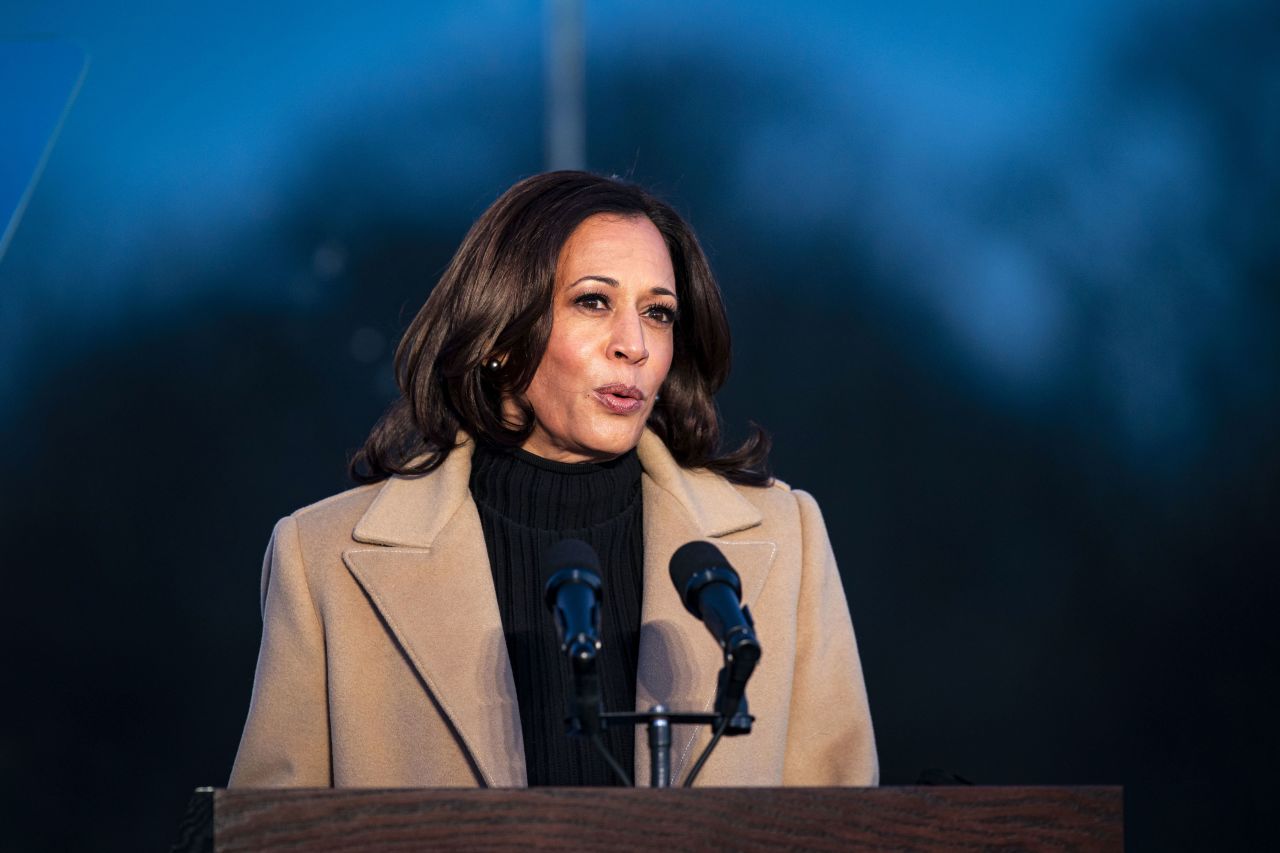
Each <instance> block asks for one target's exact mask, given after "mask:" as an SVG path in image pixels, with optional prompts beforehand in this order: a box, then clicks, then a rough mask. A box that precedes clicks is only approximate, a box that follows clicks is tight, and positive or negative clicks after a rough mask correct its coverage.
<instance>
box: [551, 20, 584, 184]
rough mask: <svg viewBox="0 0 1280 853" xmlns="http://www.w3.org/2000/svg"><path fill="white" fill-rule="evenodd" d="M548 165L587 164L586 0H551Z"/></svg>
mask: <svg viewBox="0 0 1280 853" xmlns="http://www.w3.org/2000/svg"><path fill="white" fill-rule="evenodd" d="M546 9H547V39H546V167H547V169H548V170H553V169H582V168H585V167H586V162H587V156H586V107H585V104H584V99H585V93H584V82H583V78H584V65H585V60H584V50H583V31H582V30H583V27H582V0H547V5H546Z"/></svg>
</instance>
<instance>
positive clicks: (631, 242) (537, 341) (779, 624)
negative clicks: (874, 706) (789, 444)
mask: <svg viewBox="0 0 1280 853" xmlns="http://www.w3.org/2000/svg"><path fill="white" fill-rule="evenodd" d="M729 356H730V346H729V327H728V321H727V319H726V317H725V312H724V306H723V304H722V302H721V298H720V292H719V289H718V287H717V285H716V282H715V279H714V278H713V277H712V274H711V270H710V268H709V266H708V264H707V261H706V258H705V257H704V255H703V253H702V250H701V248H700V247H699V245H698V243H697V240H696V238H695V237H694V235H693V233H692V231H691V230H690V229H689V227H688V226H687V225H686V224H685V222H684V221H683V220H682V219H681V218H680V217H679V216H678V215H677V214H676V213H675V212H674V210H672V209H671V208H670V207H669V206H668V205H666V204H665V203H663V202H661V201H659V200H658V199H656V198H654V197H653V196H652V195H650V194H649V193H647V192H646V191H645V190H643V189H641V188H639V187H637V186H635V185H632V184H629V183H625V182H622V181H619V180H616V179H612V178H604V177H598V176H595V175H590V174H586V173H582V172H553V173H549V174H544V175H538V176H535V177H532V178H529V179H527V180H524V181H521V182H520V183H518V184H516V185H515V186H514V187H512V188H511V189H509V190H508V191H507V192H506V193H504V194H503V195H502V197H500V198H499V199H498V200H497V201H496V202H495V203H494V204H493V205H492V206H491V207H490V208H489V209H488V210H486V211H485V213H484V214H483V215H482V216H481V217H480V219H479V220H478V221H477V222H476V223H475V225H474V226H472V228H471V230H470V232H469V233H468V234H467V236H466V238H465V240H464V241H463V243H462V246H461V247H460V248H459V249H458V251H457V254H456V255H455V256H454V258H453V260H452V262H451V263H450V264H449V266H448V268H447V269H446V270H445V272H444V274H443V276H442V277H441V279H440V281H439V283H438V284H437V285H436V287H435V288H434V290H433V291H432V292H431V295H430V297H429V298H428V299H427V301H426V304H425V305H424V306H423V307H422V309H421V310H420V311H419V312H418V314H417V316H416V317H415V318H414V320H413V322H412V323H411V324H410V326H409V328H408V330H407V331H406V332H405V335H404V338H403V340H402V341H401V342H400V346H399V348H398V350H397V352H396V375H397V379H398V381H399V385H400V388H401V390H402V392H403V393H402V397H401V399H400V400H398V401H397V402H396V403H395V405H393V406H392V408H391V409H390V410H389V411H388V412H387V414H386V415H385V416H384V417H383V418H382V420H381V421H380V422H379V423H378V424H377V425H376V426H375V427H374V429H373V431H372V433H371V434H370V436H369V438H368V440H367V441H366V443H365V445H364V447H363V448H362V449H361V450H360V451H359V453H358V454H357V455H356V456H355V458H354V460H353V461H352V473H353V475H354V476H355V477H356V479H357V480H359V481H361V482H363V483H364V485H361V486H359V487H358V488H355V489H353V490H351V491H348V492H344V493H343V494H340V495H336V496H334V497H331V498H329V499H327V500H324V501H321V502H319V503H317V504H314V505H312V506H309V507H306V508H305V509H301V510H299V511H297V512H295V513H294V514H293V515H291V516H289V517H287V518H285V519H283V520H281V521H280V522H279V523H278V524H277V525H276V528H275V531H274V533H273V535H272V538H271V544H270V547H269V549H268V552H267V557H266V561H265V564H264V567H263V573H262V590H261V592H262V613H263V632H262V647H261V650H260V653H259V657H258V666H257V672H256V676H255V681H254V688H253V698H252V702H251V704H250V708H249V716H248V721H247V722H246V724H245V729H244V735H243V738H242V740H241V743H240V749H239V753H238V754H237V756H236V760H235V766H234V768H233V770H232V774H231V784H232V785H233V786H259V787H265V786H330V785H332V786H367V787H448V786H477V785H478V786H524V785H607V784H615V783H616V780H615V775H614V774H613V773H612V772H611V770H610V767H609V765H608V764H607V763H606V760H605V759H604V757H603V756H602V755H601V754H599V753H598V752H596V751H593V750H592V749H591V748H590V745H589V744H587V743H585V742H583V741H582V740H580V739H577V738H571V737H569V736H567V735H566V734H565V727H564V713H565V696H566V692H567V686H568V683H569V680H570V677H571V676H570V672H569V668H568V665H567V663H566V662H565V660H564V659H563V658H562V656H561V654H560V650H559V643H558V639H557V636H556V626H555V624H554V622H553V621H552V619H551V617H550V616H549V615H548V613H547V611H546V608H545V605H544V602H543V584H544V582H545V577H544V574H543V567H542V566H541V565H540V563H541V560H542V555H543V554H544V552H545V550H546V549H547V547H548V546H550V545H552V544H554V543H556V542H558V541H560V540H563V539H566V538H576V539H581V540H584V541H586V542H587V543H589V544H590V545H591V546H592V547H593V548H594V549H595V551H596V553H597V554H598V555H599V557H600V564H601V566H602V576H603V598H602V602H601V608H600V609H601V613H602V616H603V618H602V626H603V627H602V632H601V640H602V644H603V648H602V651H601V653H600V655H601V657H600V665H599V671H600V680H601V692H602V695H603V700H604V707H605V709H606V710H609V711H622V710H627V711H629V710H633V709H644V708H648V707H650V706H652V705H655V704H658V703H662V704H664V705H666V706H667V707H669V708H672V709H673V710H680V711H698V712H704V711H710V710H711V707H712V703H713V700H714V697H715V691H716V676H717V672H718V670H719V668H720V666H721V663H722V659H721V651H720V649H719V647H718V646H717V644H716V642H715V641H714V640H713V639H712V638H711V637H710V636H708V634H707V631H706V629H705V628H704V626H703V625H702V624H700V623H699V622H698V620H697V619H695V618H694V617H693V616H691V615H690V614H689V613H688V612H687V611H686V610H685V607H684V605H683V603H682V601H681V597H680V594H679V593H678V592H677V590H676V589H675V588H674V587H673V586H672V584H671V581H670V580H669V578H668V572H667V567H668V562H669V560H670V559H671V556H672V554H673V553H674V552H675V551H676V549H677V548H679V547H680V546H681V545H683V544H685V543H687V542H690V541H693V540H709V541H710V542H713V543H714V544H715V545H716V546H717V547H719V548H720V549H721V551H722V552H723V553H724V555H725V556H726V557H727V559H728V561H729V562H730V563H731V564H732V566H733V567H734V568H735V569H736V570H737V572H738V574H739V576H740V579H741V585H742V600H743V602H744V603H745V604H747V605H749V607H750V610H751V612H752V614H753V616H754V619H755V630H756V635H757V636H758V637H759V640H760V644H761V646H762V647H763V649H764V655H763V657H762V658H761V660H760V663H759V665H758V667H757V668H756V670H755V674H754V676H753V677H752V680H751V682H750V688H749V697H750V703H751V705H750V709H751V713H752V714H753V715H754V716H755V718H756V722H755V725H754V728H753V730H752V732H751V733H750V734H749V735H747V736H743V737H734V738H729V739H726V740H725V741H724V742H722V743H721V744H720V745H719V746H718V748H717V751H716V752H715V753H714V755H713V756H712V758H711V760H710V761H709V762H708V763H707V765H706V769H705V770H704V771H703V772H702V773H701V775H699V776H698V777H697V781H698V784H700V785H708V786H710V785H873V784H875V783H876V780H877V762H876V752H875V742H874V739H873V735H872V728H871V718H870V714H869V712H868V708H867V699H866V691H865V688H864V686H863V679H862V670H861V665H860V663H859V660H858V652H857V647H856V645H855V642H854V635H853V628H852V625H851V624H850V620H849V611H848V607H847V605H846V602H845V597H844V593H843V590H842V587H841V582H840V577H839V574H838V573H837V571H836V564H835V558H834V556H833V555H832V552H831V546H830V544H829V542H828V538H827V533H826V529H825V528H824V526H823V522H822V517H821V514H820V513H819V511H818V507H817V504H816V503H814V500H813V498H811V497H810V496H809V495H808V494H806V493H804V492H801V491H796V490H792V489H790V488H788V487H787V486H786V485H784V484H783V483H780V482H778V481H776V480H773V479H771V478H770V477H769V475H768V473H767V454H768V439H767V437H766V436H765V435H764V434H763V433H762V432H759V431H757V433H756V434H755V436H754V437H753V438H752V439H750V440H748V441H747V442H746V443H745V444H744V445H743V446H742V447H740V448H738V449H737V450H735V451H733V452H730V453H721V452H720V449H719V444H720V425H719V421H718V416H717V412H716V407H715V402H714V394H715V393H716V391H717V390H718V389H719V388H720V387H721V385H722V384H723V383H724V381H725V379H726V377H727V374H728V371H729ZM710 737H711V731H710V730H709V729H708V728H706V727H701V728H697V727H684V726H676V727H675V729H674V733H673V739H672V741H673V751H672V766H671V771H672V777H673V780H674V781H675V783H677V784H678V783H679V782H680V781H681V779H682V777H683V776H685V775H687V774H688V773H689V771H690V769H691V765H692V764H693V761H692V760H691V759H692V757H696V756H697V755H698V753H699V752H700V751H701V750H702V748H703V747H704V746H705V745H706V743H707V741H708V740H709V739H710ZM604 739H605V744H606V745H607V747H608V749H609V751H610V752H611V753H612V754H613V755H614V756H615V757H616V758H617V759H618V760H619V762H621V764H622V766H623V767H627V768H628V769H632V768H634V771H635V777H634V778H636V779H637V780H640V779H645V778H647V777H648V758H649V756H648V753H647V751H646V750H644V749H640V750H637V749H636V737H635V732H634V729H633V728H631V727H629V726H628V727H623V726H613V727H609V728H607V729H606V730H605V732H604Z"/></svg>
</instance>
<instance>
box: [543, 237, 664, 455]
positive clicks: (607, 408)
mask: <svg viewBox="0 0 1280 853" xmlns="http://www.w3.org/2000/svg"><path fill="white" fill-rule="evenodd" d="M676 307H677V305H676V277H675V271H674V270H673V269H672V266H671V254H670V252H668V251H667V245H666V243H665V242H664V241H663V239H662V235H661V234H659V233H658V229H657V228H656V227H655V226H654V224H653V223H652V222H650V221H649V219H648V218H647V217H644V216H635V217H621V216H616V215H610V214H597V215H595V216H591V217H589V218H587V219H586V220H584V221H583V222H582V224H581V225H579V226H578V227H577V228H576V229H575V230H574V232H573V233H572V234H571V235H570V236H569V239H568V241H567V242H566V243H565V244H564V248H563V249H562V250H561V251H560V259H559V262H558V264H557V267H556V281H555V292H554V294H553V296H552V314H551V337H550V340H548V342H547V350H546V353H545V354H544V355H543V356H542V361H541V362H540V363H539V364H538V370H537V372H536V373H535V374H534V376H533V381H532V383H530V385H529V390H528V391H527V392H526V395H525V396H526V398H527V399H528V401H529V404H530V405H531V406H532V407H533V412H534V427H533V433H532V434H531V435H530V436H529V439H528V441H526V442H525V443H524V449H525V450H527V451H529V452H530V453H534V454H537V455H538V456H541V457H543V458H546V459H554V460H558V461H561V462H586V461H601V460H605V459H612V458H614V457H615V456H619V455H621V454H623V453H626V452H627V451H628V450H630V449H631V448H633V447H635V446H636V444H637V443H638V442H639V441H640V434H641V433H642V432H643V431H644V425H645V422H646V421H647V420H648V419H649V413H650V412H651V411H652V410H653V404H654V398H655V397H656V396H657V393H658V389H659V388H661V387H662V383H663V381H664V380H665V379H666V378H667V371H668V370H670V369H671V355H672V350H673V346H674V344H673V336H672V325H673V323H674V322H675V314H676Z"/></svg>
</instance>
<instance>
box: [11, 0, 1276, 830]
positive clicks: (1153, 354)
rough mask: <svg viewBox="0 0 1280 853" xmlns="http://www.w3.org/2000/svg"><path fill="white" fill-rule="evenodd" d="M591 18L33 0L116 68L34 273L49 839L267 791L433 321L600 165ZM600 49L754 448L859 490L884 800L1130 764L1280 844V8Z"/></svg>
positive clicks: (29, 288)
mask: <svg viewBox="0 0 1280 853" xmlns="http://www.w3.org/2000/svg"><path fill="white" fill-rule="evenodd" d="M545 6H546V4H544V3H539V2H534V0H488V2H484V1H483V0H481V2H439V3H422V2H393V1H391V0H389V2H384V3H378V4H368V3H364V4H348V3H330V2H316V0H313V1H312V2H308V3H305V4H304V3H296V2H277V3H271V4H262V3H252V4H251V3H246V2H240V0H228V2H223V3H219V4H194V5H193V4H172V3H162V2H157V1H156V0H150V1H149V2H148V1H147V0H135V2H120V3H113V4H95V3H89V2H87V1H86V0H39V2H36V0H6V2H5V3H4V5H3V7H2V9H0V40H4V39H6V38H11V39H23V38H29V37H32V36H44V35H53V36H56V37H57V38H58V39H59V40H60V42H61V43H64V44H68V45H72V46H74V47H75V48H77V49H78V50H80V51H83V52H84V54H86V55H87V56H88V58H89V64H88V69H87V72H86V73H85V74H84V77H83V84H82V85H81V87H80V89H79V93H78V96H77V98H76V100H75V102H74V104H73V106H72V107H71V109H70V111H69V113H68V114H67V117H66V120H65V122H64V124H63V125H62V130H61V134H60V136H59V138H58V140H57V142H56V145H55V146H54V147H53V149H52V151H51V154H50V156H49V157H48V158H47V161H46V163H45V168H44V169H43V174H42V176H41V177H40V180H39V182H38V183H37V184H36V186H35V189H34V192H32V193H31V194H30V196H29V203H28V204H27V205H26V211H25V216H24V217H23V218H22V220H21V222H20V223H19V224H18V226H17V228H16V230H14V232H13V234H12V237H11V240H10V244H9V247H8V250H7V253H6V254H5V255H4V257H3V259H0V437H2V438H3V446H4V447H5V448H6V452H4V453H3V454H0V477H2V479H3V488H2V489H0V502H2V503H0V535H2V536H3V540H2V541H3V542H4V543H5V553H4V557H3V560H4V563H3V572H4V579H5V584H4V588H5V594H4V596H3V600H4V602H5V608H4V611H5V616H4V619H3V620H0V625H2V627H0V640H2V641H3V648H4V649H5V656H4V657H5V661H6V665H5V672H4V677H3V682H2V683H3V684H4V685H5V688H4V691H3V692H4V694H5V695H6V700H5V701H4V703H3V704H2V705H0V707H2V708H3V718H0V779H2V782H3V786H4V790H3V792H2V794H3V797H2V802H3V805H0V809H3V815H2V817H0V824H3V826H4V827H5V829H4V835H5V842H4V846H5V847H6V848H7V849H14V850H39V849H50V850H55V849H56V850H64V849H99V850H114V849H119V850H141V849H163V848H165V847H166V846H167V845H168V843H169V842H170V841H172V839H173V837H174V830H175V828H176V824H177V821H178V819H179V817H180V816H181V813H182V811H183V808H184V806H185V804H186V801H187V799H188V796H189V794H190V791H191V789H192V788H194V787H195V786H197V785H222V784H225V782H226V778H227V775H228V772H229V770H230V766H231V761H232V759H233V757H234V754H235V749H236V746H237V743H238V740H239V736H240V729H241V726H242V724H243V720H244V715H245V712H246V710H247V706H248V699H249V693H250V688H251V685H252V679H253V668H254V661H255V657H256V652H257V644H258V639H259V632H260V627H261V626H260V621H259V612H258V581H259V572H260V567H261V557H262V552H263V549H264V548H265V546H266V542H267V537H268V535H269V533H270V530H271V527H272V524H273V523H274V522H275V520H276V519H277V518H279V517H280V516H282V515H285V514H287V513H289V512H291V511H292V510H294V509H296V508H298V507H300V506H302V505H304V504H307V503H310V502H313V501H315V500H318V499H320V498H322V497H325V496H327V495H329V494H332V493H334V492H336V491H339V490H342V489H344V488H346V487H347V486H348V485H349V483H348V481H347V480H346V478H345V473H344V467H345V461H346V458H347V455H348V454H349V453H350V452H351V451H352V450H354V449H355V448H356V447H358V446H359V445H360V444H361V442H362V440H363V438H364V436H365V434H366V432H367V430H368V428H369V427H370V426H371V425H372V423H373V422H374V420H375V419H376V418H377V417H378V415H379V414H380V413H381V411H382V410H383V409H384V407H385V406H386V405H387V404H388V403H389V402H390V401H391V399H392V398H393V397H394V396H395V394H396V390H395V386H394V382H393V379H392V374H391V368H390V358H391V353H392V351H393V349H394V346H395V342H396V340H397V339H398V336H399V334H400V332H401V330H402V329H403V328H404V326H405V325H406V324H407V322H408V320H409V318H410V317H411V316H412V315H413V313H414V312H415V311H416V310H417V308H418V306H419V305H420V304H421V303H422V301H423V300H424V298H425V297H426V295H427V293H428V292H429V291H430V289H431V287H432V285H433V283H434V281H435V278H436V276H437V275H438V274H439V272H440V271H441V270H442V268H443V266H444V265H445V264H446V263H447V261H448V259H449V257H450V255H451V253H452V251H453V249H454V248H455V247H456V246H457V244H458V243H459V241H460V240H461V238H462V236H463V234H464V233H465V231H466V229H467V227H468V226H469V224H470V223H471V221H472V220H473V219H474V218H475V217H476V216H477V215H479V213H480V212H481V211H482V210H483V209H484V208H485V207H486V206H487V205H488V204H489V203H490V202H491V201H492V200H493V199H494V198H495V197H496V196H497V195H498V194H499V193H500V192H501V191H502V190H504V189H505V188H506V187H508V186H509V185H511V184H512V183H514V182H515V181H516V180H518V179H519V178H521V177H524V176H527V175H529V174H532V173H535V172H538V171H541V170H542V169H543V168H545V167H546V165H547V164H548V162H550V161H549V159H548V158H549V157H550V156H551V153H550V146H549V144H548V141H547V137H548V130H547V127H548V115H549V114H550V113H551V112H552V111H551V110H549V109H548V80H549V79H551V77H549V76H548V68H549V67H555V63H554V62H552V61H551V59H552V58H553V53H554V52H553V51H552V50H551V49H550V48H549V45H550V44H553V43H554V40H553V39H551V38H550V35H549V34H550V32H551V30H552V28H551V27H550V24H549V21H550V20H551V16H550V15H549V10H548V9H547V8H545ZM580 32H581V34H582V37H583V42H582V43H583V44H585V52H584V54H583V59H584V62H583V68H584V75H583V77H582V79H583V80H584V81H585V89H584V95H583V100H582V102H581V103H582V105H583V106H582V109H581V111H580V113H579V115H580V116H581V117H582V118H583V121H582V127H583V133H582V136H581V138H582V139H583V140H584V145H585V147H584V148H583V149H582V151H581V153H580V154H575V153H574V151H573V148H572V146H570V147H569V149H567V150H568V152H569V153H568V154H567V155H566V154H564V152H563V151H562V152H561V154H562V156H570V157H573V156H580V157H581V158H583V160H584V162H585V165H586V166H587V167H588V168H590V169H592V170H595V171H599V172H604V173H611V174H618V175H622V176H628V177H632V178H634V179H636V180H638V181H640V182H642V183H644V184H646V185H647V186H649V187H651V188H653V189H654V190H656V191H657V192H658V193H659V194H661V195H663V196H665V197H666V198H668V199H669V200H670V201H671V202H673V203H674V204H675V206H676V207H677V208H678V209H679V210H680V211H681V212H682V213H684V214H685V215H686V217H687V218H688V219H689V220H690V221H691V222H692V224H693V226H694V227H695V229H696V230H697V231H698V233H699V234H700V236H701V237H702V239H703V241H704V244H705V246H706V248H707V250H708V252H709V255H710V257H711V260H712V263H713V266H714V268H715V270H716V272H717V274H718V276H719V278H720V281H721V285H722V287H723V289H724V292H725V295H726V299H727V302H728V306H729V310H730V317H731V320H732V321H733V324H734V333H735V356H736V363H735V369H734V374H733V378H732V379H731V381H730V384H729V385H728V387H727V388H726V389H725V391H724V392H723V393H722V395H721V405H722V408H723V412H724V414H725V416H726V420H727V423H728V424H729V431H730V437H731V438H741V437H742V436H744V435H745V434H746V428H747V421H748V419H754V420H756V421H758V422H760V423H761V424H763V425H764V426H766V427H767V428H768V429H770V430H771V431H772V432H773V434H774V437H775V447H776V450H775V453H774V457H773V459H774V467H775V470H776V473H777V474H778V476H780V477H781V478H782V479H784V480H786V481H788V482H790V483H792V484H793V485H795V486H798V487H802V488H804V489H806V490H808V491H810V492H812V493H813V494H814V495H815V496H816V497H817V499H818V501H819V502H820V504H821V506H822V507H823V511H824V513H825V516H826V520H827V525H828V527H829V530H830V533H831V537H832V540H833V543H834V546H835V551H836V554H837V557H838V558H839V560H840V565H841V571H842V573H843V577H844V581H845V587H846V590H847V592H848V597H849V602H850V607H851V610H852V613H853V618H854V624H855V626H856V628H857V631H858V636H859V642H860V645H861V649H862V655H863V663H864V666H865V670H866V678H867V687H868V690H869V693H870V698H871V703H872V713H873V715H874V718H875V724H876V729H877V736H878V743H879V749H880V756H881V763H882V777H883V783H884V784H891V785H899V784H910V783H912V782H914V781H915V780H916V779H917V777H918V776H919V774H920V772H921V771H922V770H924V769H926V768H935V767H936V768H943V769H945V770H947V771H950V772H953V773H958V774H960V775H961V776H964V777H965V778H968V779H971V780H973V781H975V782H978V783H980V784H1019V785H1021V784H1122V785H1124V786H1125V797H1126V809H1127V814H1126V819H1127V827H1126V833H1127V837H1128V841H1129V844H1130V846H1131V847H1132V848H1133V849H1176V848H1184V847H1186V848H1201V849H1203V848H1205V847H1206V846H1209V847H1223V846H1228V847H1231V846H1235V847H1240V846H1247V845H1248V844H1249V843H1250V841H1251V840H1257V839H1258V838H1259V836H1260V834H1261V832H1262V828H1263V826H1264V825H1270V823H1271V820H1272V819H1273V818H1274V816H1275V812H1276V807H1275V805H1274V802H1273V797H1272V796H1271V795H1270V793H1269V792H1268V791H1267V790H1266V787H1267V785H1268V784H1269V783H1270V782H1271V781H1272V775H1273V768H1274V766H1275V761H1276V758H1277V749H1276V746H1277V744H1276V741H1277V734H1276V725H1275V716H1276V701H1275V700H1276V690H1275V684H1276V681H1277V660H1280V658H1278V656H1277V640H1276V631H1275V628H1274V622H1273V621H1272V620H1273V619H1274V608H1275V605H1276V603H1277V596H1276V592H1277V580H1276V566H1277V565H1280V560H1277V554H1278V553H1280V548H1277V545H1280V542H1278V540H1280V534H1278V532H1277V519H1276V515H1277V511H1278V510H1280V494H1278V491H1280V489H1278V485H1280V437H1278V436H1280V7H1277V5H1276V4H1275V3H1274V2H1273V0H1225V2H1224V0H1186V2H1181V3H1172V4H1171V3H1157V2H1154V1H1153V0H1129V2H1119V3H1116V2H1102V0H1072V2H1065V0H1046V2H1042V3H1035V4H1026V3H1013V2H998V1H997V0H991V2H984V3H951V2H942V0H898V2H895V3H833V2H818V0H796V1H795V2H788V3H776V2H774V3H768V2H764V3H761V2H744V0H739V1H738V2H688V0H683V2H667V0H651V2H648V3H644V4H635V3H623V2H616V0H615V2H608V1H607V0H587V2H585V3H584V4H583V10H582V17H581V20H580ZM571 66H572V63H570V66H569V70H570V71H572V67H571ZM552 76H554V75H552ZM570 118H572V116H571V117H570ZM11 120H13V119H12V117H7V116H3V115H0V134H3V133H4V130H3V123H4V122H8V121H11ZM566 126H567V127H569V128H570V130H572V127H573V122H572V121H570V122H569V124H568V125H566ZM5 213H7V211H6V212H5ZM11 845H12V846H11Z"/></svg>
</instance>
